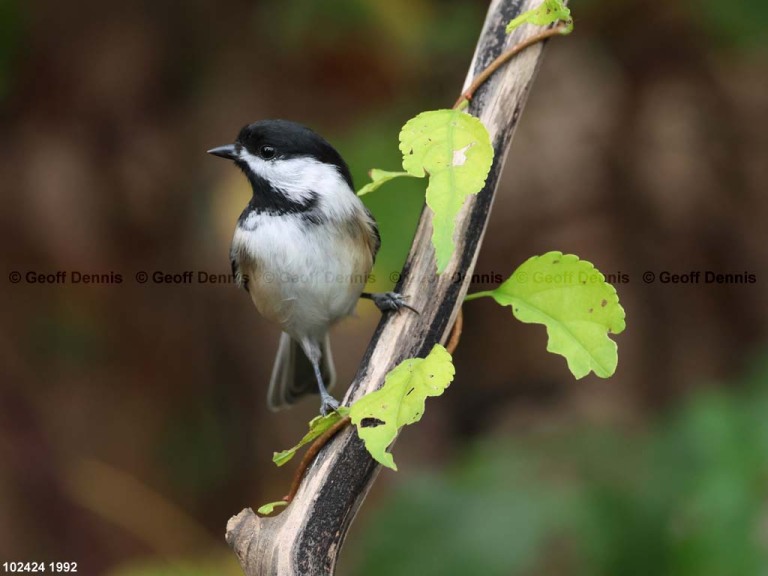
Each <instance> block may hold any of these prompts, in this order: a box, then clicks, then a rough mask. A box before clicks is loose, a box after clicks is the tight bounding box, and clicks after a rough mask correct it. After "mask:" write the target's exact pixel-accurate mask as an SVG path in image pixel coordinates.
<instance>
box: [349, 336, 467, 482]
mask: <svg viewBox="0 0 768 576" xmlns="http://www.w3.org/2000/svg"><path fill="white" fill-rule="evenodd" d="M454 373H455V370H454V368H453V361H452V359H451V355H450V354H449V353H448V351H447V350H446V349H445V348H443V347H442V346H440V345H439V344H436V345H435V347H434V348H432V351H431V352H430V353H429V354H428V355H427V357H426V358H411V359H409V360H405V361H403V362H401V363H400V364H399V365H398V366H397V367H396V368H394V369H393V370H392V371H391V372H390V373H389V374H387V377H386V378H385V380H384V385H383V386H382V387H381V388H380V389H379V390H376V391H375V392H371V393H370V394H367V395H365V396H363V397H362V398H360V400H358V401H357V402H355V403H354V404H353V405H352V407H351V409H350V414H349V416H350V418H351V419H352V423H353V424H354V425H355V426H357V434H358V436H360V438H361V439H362V440H363V442H365V447H366V448H367V449H368V452H370V453H371V456H372V457H373V458H374V459H375V460H376V461H377V462H379V463H380V464H382V465H384V466H386V467H388V468H392V470H397V466H395V461H394V460H393V458H392V454H390V453H389V452H387V451H386V450H387V447H388V446H389V445H390V444H392V441H393V440H394V439H395V436H397V432H398V430H399V429H400V428H402V427H403V426H405V425H407V424H413V423H414V422H418V421H419V420H420V419H421V415H422V414H423V413H424V402H425V400H426V399H427V397H428V396H440V395H441V394H442V393H443V391H444V390H445V389H446V388H447V387H448V385H449V384H450V383H451V381H452V380H453V375H454Z"/></svg>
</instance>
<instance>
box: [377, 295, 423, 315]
mask: <svg viewBox="0 0 768 576" xmlns="http://www.w3.org/2000/svg"><path fill="white" fill-rule="evenodd" d="M405 299H406V296H403V295H402V294H399V293H398V292H378V293H375V294H371V300H373V303H374V304H376V307H377V308H378V309H379V310H381V311H382V312H398V311H400V310H402V309H403V308H408V309H409V310H411V311H413V312H415V313H416V314H419V311H418V310H417V309H416V308H414V307H413V306H411V305H410V304H408V303H407V302H406V301H405Z"/></svg>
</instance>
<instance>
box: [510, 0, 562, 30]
mask: <svg viewBox="0 0 768 576" xmlns="http://www.w3.org/2000/svg"><path fill="white" fill-rule="evenodd" d="M558 20H562V21H563V22H565V24H566V28H565V29H564V30H563V34H569V33H570V32H571V30H573V20H572V19H571V11H570V10H569V9H568V7H567V6H566V5H565V4H564V3H563V0H544V2H542V3H541V4H540V5H539V6H538V7H536V8H534V9H533V10H528V11H527V12H523V13H522V14H520V16H518V17H517V18H515V19H514V20H512V21H511V22H510V23H509V24H507V34H509V33H510V32H512V30H514V29H515V28H517V27H518V26H520V25H521V24H525V23H528V24H533V25H534V26H549V25H550V24H552V23H554V22H557V21H558Z"/></svg>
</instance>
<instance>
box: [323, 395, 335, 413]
mask: <svg viewBox="0 0 768 576" xmlns="http://www.w3.org/2000/svg"><path fill="white" fill-rule="evenodd" d="M338 409H339V401H338V400H336V398H334V397H333V396H331V395H330V394H328V395H326V396H323V397H322V398H321V400H320V414H322V415H323V416H328V414H330V413H331V412H335V411H336V410H338Z"/></svg>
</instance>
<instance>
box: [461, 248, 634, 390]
mask: <svg viewBox="0 0 768 576" xmlns="http://www.w3.org/2000/svg"><path fill="white" fill-rule="evenodd" d="M480 296H491V297H492V298H494V299H495V300H496V302H498V303H499V304H501V305H502V306H511V307H512V313H513V314H514V315H515V317H516V318H517V319H518V320H520V321H521V322H525V323H536V324H544V326H546V327H547V335H548V337H549V341H548V343H547V351H549V352H553V353H555V354H560V355H561V356H565V359H566V360H567V362H568V369H569V370H570V371H571V372H572V373H573V375H574V376H575V377H576V378H583V377H584V376H586V375H587V374H589V372H590V371H593V372H594V373H595V374H596V375H597V376H599V377H600V378H608V377H609V376H611V375H612V374H613V373H614V372H615V371H616V366H617V364H618V350H617V347H616V343H615V342H614V341H613V340H611V339H610V338H609V336H608V335H609V334H619V333H620V332H622V331H623V330H624V328H625V322H624V309H623V308H622V307H621V305H620V304H619V297H618V295H617V294H616V289H615V288H614V287H613V286H611V285H610V284H608V283H607V282H606V281H605V276H603V275H602V274H601V273H600V272H599V271H598V270H596V269H595V267H594V266H593V265H592V264H591V263H589V262H587V261H586V260H579V258H578V256H574V255H573V254H566V255H563V254H562V253H561V252H548V253H547V254H544V255H543V256H534V257H533V258H530V259H529V260H527V261H526V262H525V263H523V265H522V266H520V267H519V268H518V269H517V270H516V271H515V273H514V274H512V276H511V277H510V278H509V279H508V280H506V281H505V282H504V283H503V284H502V285H501V286H499V287H498V288H496V290H491V291H489V292H480V293H478V294H472V295H470V296H469V297H468V298H467V299H468V300H472V299H474V298H477V297H480Z"/></svg>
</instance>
